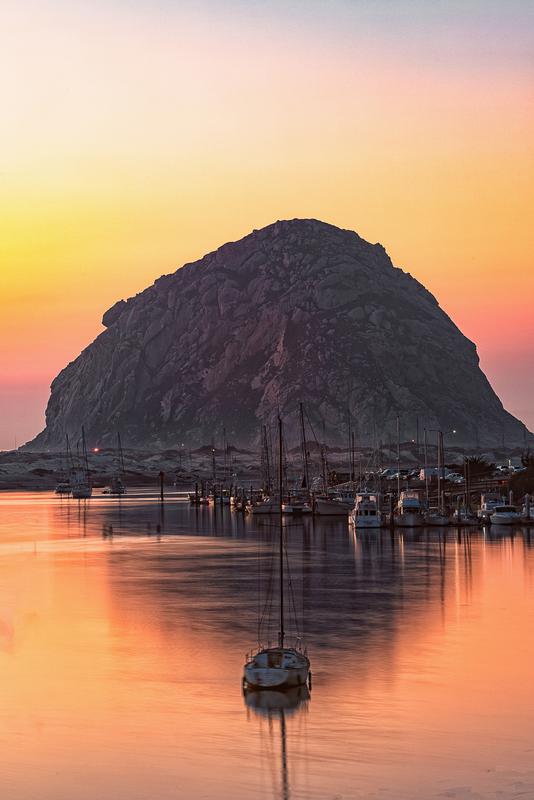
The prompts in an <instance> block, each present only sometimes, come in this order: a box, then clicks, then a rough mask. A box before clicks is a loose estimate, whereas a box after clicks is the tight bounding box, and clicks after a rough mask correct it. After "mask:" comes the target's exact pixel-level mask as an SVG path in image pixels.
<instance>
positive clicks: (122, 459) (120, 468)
mask: <svg viewBox="0 0 534 800" xmlns="http://www.w3.org/2000/svg"><path fill="white" fill-rule="evenodd" d="M117 449H118V451H119V470H120V472H124V455H123V453H122V443H121V435H120V433H119V431H117Z"/></svg>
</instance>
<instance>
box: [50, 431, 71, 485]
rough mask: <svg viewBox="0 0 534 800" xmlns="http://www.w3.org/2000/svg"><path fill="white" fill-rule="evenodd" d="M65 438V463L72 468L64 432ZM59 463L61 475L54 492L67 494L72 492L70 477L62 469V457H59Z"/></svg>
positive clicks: (67, 438) (68, 445) (67, 436)
mask: <svg viewBox="0 0 534 800" xmlns="http://www.w3.org/2000/svg"><path fill="white" fill-rule="evenodd" d="M66 440H67V451H66V457H67V465H68V467H69V468H70V469H72V456H71V452H70V444H69V435H68V433H67V434H66ZM61 464H62V469H61V475H60V478H59V481H58V483H57V484H56V488H55V490H54V491H55V493H56V494H59V495H64V494H66V495H69V494H70V493H71V492H72V486H71V485H70V478H69V476H68V473H67V472H66V470H65V469H64V465H63V458H62V459H61Z"/></svg>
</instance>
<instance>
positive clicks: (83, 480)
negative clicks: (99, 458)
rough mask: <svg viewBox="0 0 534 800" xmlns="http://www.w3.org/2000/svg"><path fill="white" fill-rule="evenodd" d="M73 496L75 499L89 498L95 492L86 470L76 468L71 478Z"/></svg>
mask: <svg viewBox="0 0 534 800" xmlns="http://www.w3.org/2000/svg"><path fill="white" fill-rule="evenodd" d="M71 487H72V496H73V498H74V499H75V500H87V499H89V497H91V496H92V494H93V487H92V486H91V483H90V481H89V479H88V478H87V475H86V473H85V471H82V470H76V472H74V473H73V476H72V478H71Z"/></svg>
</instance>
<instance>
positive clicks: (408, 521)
mask: <svg viewBox="0 0 534 800" xmlns="http://www.w3.org/2000/svg"><path fill="white" fill-rule="evenodd" d="M393 524H394V525H395V527H396V528H420V527H422V526H423V525H424V524H425V520H424V517H423V515H422V514H420V513H419V512H416V511H405V512H404V513H403V514H395V516H394V518H393Z"/></svg>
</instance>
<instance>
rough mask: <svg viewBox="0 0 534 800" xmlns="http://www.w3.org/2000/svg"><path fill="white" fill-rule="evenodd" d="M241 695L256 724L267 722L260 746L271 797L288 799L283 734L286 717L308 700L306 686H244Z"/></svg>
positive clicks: (301, 708) (286, 742)
mask: <svg viewBox="0 0 534 800" xmlns="http://www.w3.org/2000/svg"><path fill="white" fill-rule="evenodd" d="M243 696H244V698H245V705H246V707H247V710H249V709H250V710H251V711H252V712H253V713H254V715H256V716H257V717H259V718H260V724H262V723H263V722H265V721H267V723H268V733H269V735H268V736H267V737H266V738H263V740H262V741H263V745H264V749H265V753H264V754H262V755H266V757H267V760H268V761H269V766H270V767H271V769H270V772H271V774H272V778H273V797H278V798H280V799H281V800H290V798H291V781H290V769H289V751H288V736H287V724H286V721H287V718H288V717H291V716H294V715H296V714H299V713H300V712H301V711H306V710H307V708H308V702H309V700H310V696H311V695H310V691H309V689H308V687H307V686H295V687H293V688H292V689H286V691H283V692H282V691H280V692H277V691H274V690H271V689H267V690H251V689H244V690H243ZM276 720H278V723H279V725H278V729H279V738H280V742H279V744H278V753H279V755H278V756H277V750H276V746H277V745H276V730H275V722H276ZM277 762H279V766H278V769H279V777H277Z"/></svg>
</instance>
